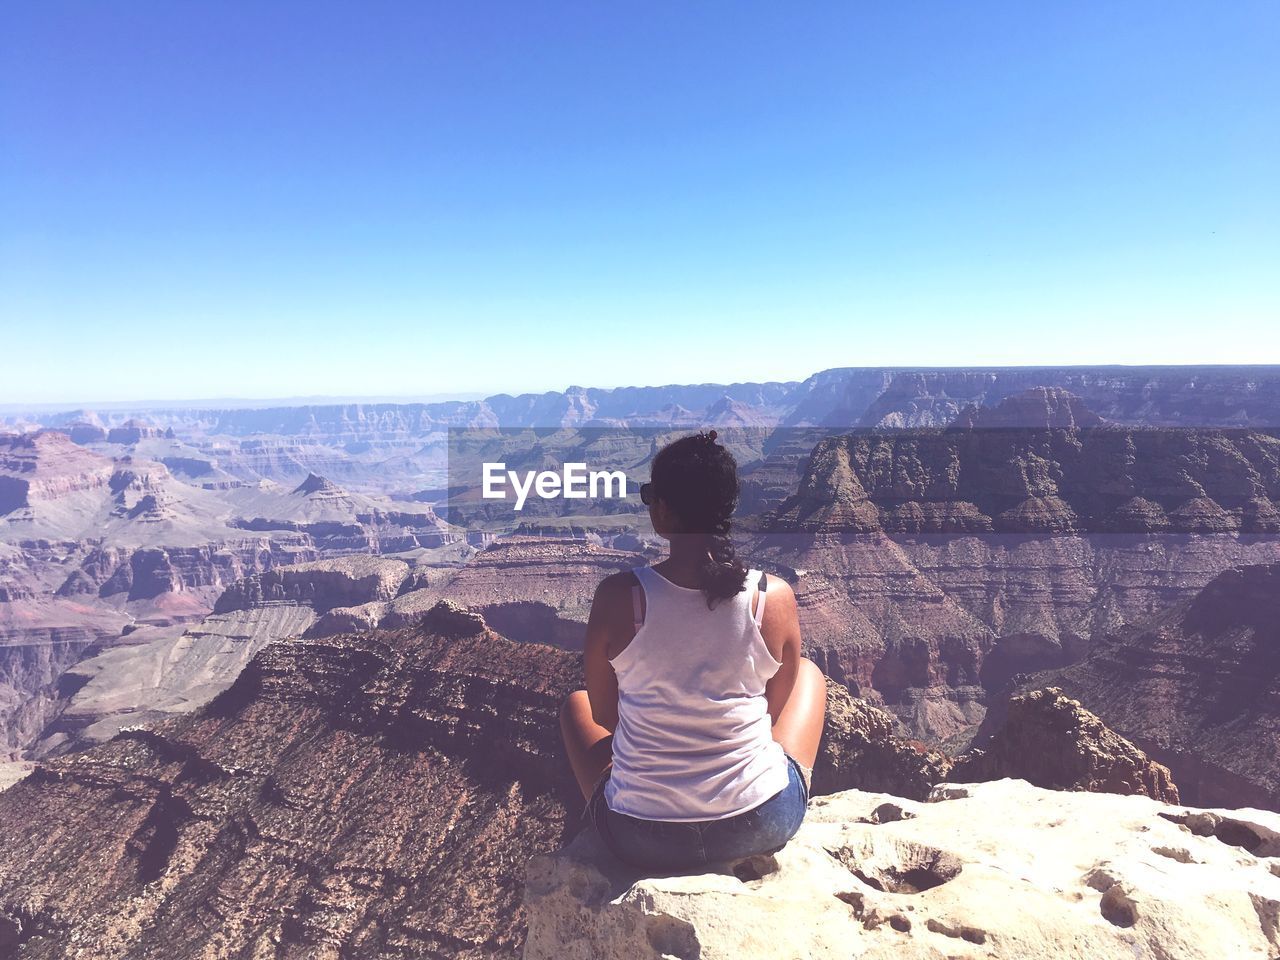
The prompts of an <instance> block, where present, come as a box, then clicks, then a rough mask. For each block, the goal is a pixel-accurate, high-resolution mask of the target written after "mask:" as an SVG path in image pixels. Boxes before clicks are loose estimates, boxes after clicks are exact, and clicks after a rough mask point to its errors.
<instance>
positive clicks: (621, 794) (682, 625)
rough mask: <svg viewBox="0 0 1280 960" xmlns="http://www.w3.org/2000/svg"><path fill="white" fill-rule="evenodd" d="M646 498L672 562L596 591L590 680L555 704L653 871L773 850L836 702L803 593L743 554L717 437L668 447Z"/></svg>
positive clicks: (606, 803) (633, 849)
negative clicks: (801, 604)
mask: <svg viewBox="0 0 1280 960" xmlns="http://www.w3.org/2000/svg"><path fill="white" fill-rule="evenodd" d="M640 494H641V498H642V499H643V500H644V502H645V503H646V504H647V505H648V507H649V516H650V518H651V519H652V521H653V528H654V530H655V531H656V532H657V533H658V534H659V535H660V536H661V537H663V538H664V539H666V540H667V541H668V543H669V544H670V555H669V556H668V557H667V558H666V559H665V560H663V561H661V562H660V563H657V564H654V565H653V566H651V567H644V568H641V569H638V570H635V571H631V572H628V573H622V574H615V575H614V576H611V577H608V578H606V579H605V580H604V581H603V582H601V584H600V586H599V587H598V588H597V589H596V594H595V600H594V601H593V603H592V606H591V617H590V621H589V623H588V625H587V638H586V654H585V659H586V675H587V676H586V679H587V689H586V690H579V691H577V692H575V693H574V694H572V695H571V696H570V697H569V698H568V699H567V700H566V701H565V703H564V707H563V709H562V711H561V718H560V719H561V729H562V732H563V734H564V740H565V745H566V748H567V750H568V754H569V759H570V762H571V763H572V764H573V770H574V774H575V775H576V777H577V780H578V784H579V786H580V787H581V788H582V792H583V796H584V797H586V799H587V813H588V815H589V816H590V818H591V821H592V823H593V824H594V825H595V828H596V830H597V831H598V832H599V834H600V836H601V838H602V840H603V841H604V843H605V844H606V845H607V846H608V847H609V849H610V850H611V851H612V852H613V853H614V855H615V856H617V857H618V858H619V859H622V860H625V861H627V862H630V863H632V864H635V865H637V866H640V867H644V868H646V869H651V870H673V871H674V870H687V869H695V868H698V867H700V866H702V865H704V864H707V863H713V862H717V861H723V860H730V859H734V858H739V857H745V856H751V855H753V854H757V853H765V852H770V851H773V850H776V849H778V848H779V847H781V846H782V845H783V844H785V843H786V842H787V840H788V839H789V838H790V837H791V836H792V835H793V834H795V832H796V830H798V829H799V828H800V823H801V821H802V820H803V819H804V813H805V806H806V804H807V802H808V795H809V773H810V771H811V770H812V768H813V763H814V759H815V757H816V756H817V752H818V741H819V739H820V737H821V735H822V724H823V717H824V711H825V707H826V681H825V679H824V678H823V676H822V673H821V671H819V670H818V668H817V667H816V666H815V665H814V664H813V663H812V662H811V661H809V660H807V659H805V658H804V657H802V656H801V655H800V626H799V622H798V620H797V617H796V604H795V596H794V594H793V593H792V591H791V588H790V586H789V585H788V584H787V583H785V582H784V581H782V580H781V579H779V578H777V577H767V576H766V575H765V574H763V573H761V572H760V571H757V570H749V569H747V568H746V567H745V566H744V565H743V564H742V563H741V561H739V560H738V558H737V556H736V555H735V554H734V549H733V545H732V544H731V542H730V540H729V525H730V517H731V515H732V513H733V510H734V507H735V506H736V504H737V500H738V477H737V464H736V463H735V461H734V459H733V455H732V454H731V453H730V452H729V451H728V450H726V449H725V448H724V447H723V446H722V445H721V444H719V443H717V442H716V434H715V431H711V432H710V433H703V434H696V435H694V436H689V437H683V438H681V439H680V440H676V441H675V442H673V443H671V444H669V445H668V446H666V447H664V448H663V449H662V450H661V451H659V453H658V454H657V456H656V457H655V458H654V461H653V469H652V477H651V481H650V482H649V483H647V484H645V485H644V486H643V487H641V490H640Z"/></svg>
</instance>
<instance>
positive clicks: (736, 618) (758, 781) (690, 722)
mask: <svg viewBox="0 0 1280 960" xmlns="http://www.w3.org/2000/svg"><path fill="white" fill-rule="evenodd" d="M635 575H636V577H637V579H638V580H639V581H640V585H641V588H642V589H643V591H644V622H643V624H642V625H641V626H640V628H639V630H638V631H637V632H636V634H635V637H634V638H633V639H632V640H631V642H630V643H629V644H627V646H626V647H625V648H624V649H623V650H622V651H621V652H620V653H618V654H617V656H615V657H614V658H613V659H612V660H611V661H610V664H611V665H612V667H613V670H614V672H615V674H616V675H617V682H618V723H617V728H616V729H615V730H614V740H613V770H612V773H611V775H610V778H609V781H608V783H607V785H606V787H605V800H606V802H607V803H608V805H609V808H610V809H611V810H614V811H616V812H618V813H624V814H627V815H629V816H633V817H638V818H643V819H646V820H669V821H697V820H715V819H720V818H722V817H730V816H733V815H735V814H738V813H741V812H743V811H745V810H749V809H751V808H752V807H755V806H756V805H758V804H760V803H762V802H763V801H765V800H767V799H768V798H769V797H771V796H773V795H774V794H775V793H777V792H778V791H779V790H781V789H783V788H784V787H785V786H786V785H787V777H788V768H787V765H788V761H787V758H786V754H785V753H784V752H783V749H782V746H781V745H780V744H778V743H777V742H776V741H775V740H774V739H773V736H772V732H771V726H772V721H771V719H770V716H769V712H768V704H767V701H766V699H765V695H764V694H765V684H766V683H767V681H768V680H769V678H770V677H772V676H773V675H774V673H776V672H777V670H778V669H779V667H780V666H781V664H780V662H779V661H778V660H777V659H776V658H775V657H774V656H773V655H772V654H771V653H770V652H769V648H768V646H767V645H766V643H765V641H764V638H763V637H762V636H761V634H760V629H759V624H758V614H759V613H762V612H763V600H764V597H765V596H766V595H767V594H765V593H762V594H761V602H760V603H759V605H758V606H757V615H753V613H752V609H751V598H752V596H753V594H754V593H755V590H754V588H755V586H756V584H757V583H758V582H759V580H760V574H759V572H758V571H755V570H753V571H750V573H749V575H748V577H747V581H746V588H745V589H743V590H742V591H741V592H739V593H738V594H737V595H735V596H733V597H729V598H728V599H725V600H722V601H720V602H718V603H716V604H715V605H714V607H712V608H710V609H709V608H708V605H707V600H706V595H705V594H704V592H703V591H702V590H696V589H689V588H686V587H680V586H677V585H676V584H674V583H671V582H670V581H669V580H667V579H666V578H665V577H663V576H662V575H661V574H660V573H658V572H657V571H656V570H654V569H652V568H649V567H646V568H641V569H639V570H636V571H635Z"/></svg>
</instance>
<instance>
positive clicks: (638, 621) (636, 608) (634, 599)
mask: <svg viewBox="0 0 1280 960" xmlns="http://www.w3.org/2000/svg"><path fill="white" fill-rule="evenodd" d="M631 623H632V625H633V626H634V627H635V628H636V633H639V632H640V628H641V627H643V626H644V611H643V607H642V600H641V597H640V584H638V583H637V584H635V585H634V586H633V587H632V588H631Z"/></svg>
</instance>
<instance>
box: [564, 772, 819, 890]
mask: <svg viewBox="0 0 1280 960" xmlns="http://www.w3.org/2000/svg"><path fill="white" fill-rule="evenodd" d="M787 760H788V763H787V785H786V786H785V787H783V788H782V789H781V790H779V791H778V792H777V793H775V794H774V795H773V796H772V797H770V798H769V799H768V800H765V801H764V802H763V803H761V804H759V805H758V806H755V807H752V808H751V809H750V810H745V811H743V812H742V813H738V814H734V815H733V816H732V817H725V818H723V819H721V820H695V821H672V820H642V819H640V818H639V817H631V816H628V815H627V814H625V813H618V812H617V811H616V810H610V809H609V805H608V803H606V802H605V798H604V787H605V784H606V783H608V781H609V771H607V770H606V771H605V773H604V775H603V776H601V777H600V780H599V781H598V782H597V783H596V786H595V789H594V790H593V791H592V793H591V799H590V800H588V801H587V808H586V811H585V812H584V816H585V817H586V818H588V819H589V820H590V821H591V823H592V824H593V825H594V826H595V829H596V832H597V833H598V834H599V835H600V839H601V840H602V841H603V842H604V845H605V846H606V847H608V848H609V850H610V852H611V853H612V854H613V855H614V856H615V857H617V858H618V859H619V860H622V861H624V862H625V863H629V864H632V865H633V866H637V867H642V868H644V869H646V870H667V871H680V870H691V869H696V868H698V867H703V866H706V865H707V864H709V863H717V862H723V861H726V860H738V859H741V858H743V857H751V856H755V855H757V854H762V853H773V852H774V851H776V850H780V849H781V848H782V847H783V845H784V844H786V842H787V841H788V840H790V839H791V838H792V837H793V836H794V835H795V832H796V831H797V830H799V829H800V824H801V822H802V821H803V820H804V814H805V808H806V807H807V806H808V803H809V790H808V788H807V787H806V786H805V780H804V776H803V775H802V774H801V772H800V764H799V763H798V762H797V761H796V760H795V759H794V758H793V757H791V756H788V757H787Z"/></svg>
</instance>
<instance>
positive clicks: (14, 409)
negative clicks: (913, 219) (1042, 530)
mask: <svg viewBox="0 0 1280 960" xmlns="http://www.w3.org/2000/svg"><path fill="white" fill-rule="evenodd" d="M1147 368H1150V369H1152V370H1167V371H1173V370H1206V371H1207V370H1223V369H1233V368H1239V369H1241V370H1253V369H1256V370H1265V371H1273V370H1280V364H1268V363H1185V364H1159V363H1133V364H1120V363H1095V364H1054V363H1028V364H1003V365H1001V364H974V365H962V366H953V365H942V366H927V365H900V364H876V365H862V364H854V365H850V366H847V367H824V368H821V369H817V370H814V371H812V372H811V373H809V374H808V375H807V376H804V377H795V378H789V379H782V378H776V377H775V378H768V379H763V380H749V379H745V378H735V379H732V380H704V381H700V382H697V383H695V382H688V381H686V382H666V383H657V382H653V383H619V384H596V383H580V384H566V385H563V386H558V387H556V386H551V387H545V388H543V389H529V390H492V391H487V392H483V393H479V392H471V393H435V394H430V393H428V394H408V395H396V394H383V395H368V394H350V395H324V394H317V395H313V396H295V397H284V396H281V397H235V396H228V397H190V398H184V397H158V398H145V397H143V398H135V399H132V400H50V401H42V402H29V403H23V402H16V403H15V402H0V414H8V415H14V414H20V413H46V414H47V413H70V412H74V411H76V410H79V409H85V410H94V411H96V410H101V411H113V410H114V411H145V410H161V409H165V408H173V407H185V408H189V409H193V410H206V409H207V410H214V409H220V408H225V409H259V408H268V407H294V406H320V405H325V406H329V405H344V404H415V403H422V404H432V403H449V402H462V403H466V402H474V401H479V400H486V399H489V398H491V397H495V396H503V395H506V396H538V395H543V394H550V393H564V392H566V391H569V390H574V389H586V390H601V391H612V390H626V389H662V388H666V387H671V388H680V387H691V386H702V385H707V384H712V385H720V384H723V385H724V386H731V385H733V384H743V383H803V382H804V381H805V380H807V379H809V378H810V377H813V376H817V375H819V374H822V373H826V372H829V371H832V370H842V369H843V370H886V371H889V370H898V371H904V372H932V371H957V372H959V371H975V370H977V371H988V370H990V371H999V370H1071V369H1082V370H1108V369H1112V370H1132V369H1147Z"/></svg>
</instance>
